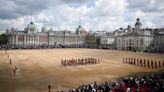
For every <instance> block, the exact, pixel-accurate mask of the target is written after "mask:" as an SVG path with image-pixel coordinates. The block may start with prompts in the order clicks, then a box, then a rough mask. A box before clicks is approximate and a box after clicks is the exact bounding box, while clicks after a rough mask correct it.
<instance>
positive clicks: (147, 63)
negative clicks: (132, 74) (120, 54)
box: [123, 57, 164, 69]
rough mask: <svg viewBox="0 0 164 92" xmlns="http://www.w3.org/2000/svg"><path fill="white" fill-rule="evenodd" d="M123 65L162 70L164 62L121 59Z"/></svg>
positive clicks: (131, 58)
mask: <svg viewBox="0 0 164 92" xmlns="http://www.w3.org/2000/svg"><path fill="white" fill-rule="evenodd" d="M123 63H124V64H130V65H136V66H141V67H147V68H152V69H153V68H162V67H163V68H164V61H163V62H162V61H157V60H150V59H142V58H134V57H129V58H123Z"/></svg>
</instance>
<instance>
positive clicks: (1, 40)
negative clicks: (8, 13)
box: [0, 34, 7, 44]
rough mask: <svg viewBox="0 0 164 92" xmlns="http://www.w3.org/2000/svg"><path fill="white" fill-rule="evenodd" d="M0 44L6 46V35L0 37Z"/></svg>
mask: <svg viewBox="0 0 164 92" xmlns="http://www.w3.org/2000/svg"><path fill="white" fill-rule="evenodd" d="M0 44H7V35H6V34H1V35H0Z"/></svg>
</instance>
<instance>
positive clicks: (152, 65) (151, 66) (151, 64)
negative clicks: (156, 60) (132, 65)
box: [151, 60, 153, 68]
mask: <svg viewBox="0 0 164 92" xmlns="http://www.w3.org/2000/svg"><path fill="white" fill-rule="evenodd" d="M151 67H152V68H153V60H151Z"/></svg>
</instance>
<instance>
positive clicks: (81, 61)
mask: <svg viewBox="0 0 164 92" xmlns="http://www.w3.org/2000/svg"><path fill="white" fill-rule="evenodd" d="M99 63H100V59H99V58H73V59H64V60H63V59H61V65H63V66H78V65H90V64H99Z"/></svg>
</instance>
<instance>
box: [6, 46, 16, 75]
mask: <svg viewBox="0 0 164 92" xmlns="http://www.w3.org/2000/svg"><path fill="white" fill-rule="evenodd" d="M5 54H6V55H7V58H8V59H9V64H10V65H12V60H11V58H10V56H9V54H8V53H7V50H6V49H5ZM17 69H18V68H17V67H16V66H15V67H14V70H13V73H14V76H15V75H16V70H17Z"/></svg>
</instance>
